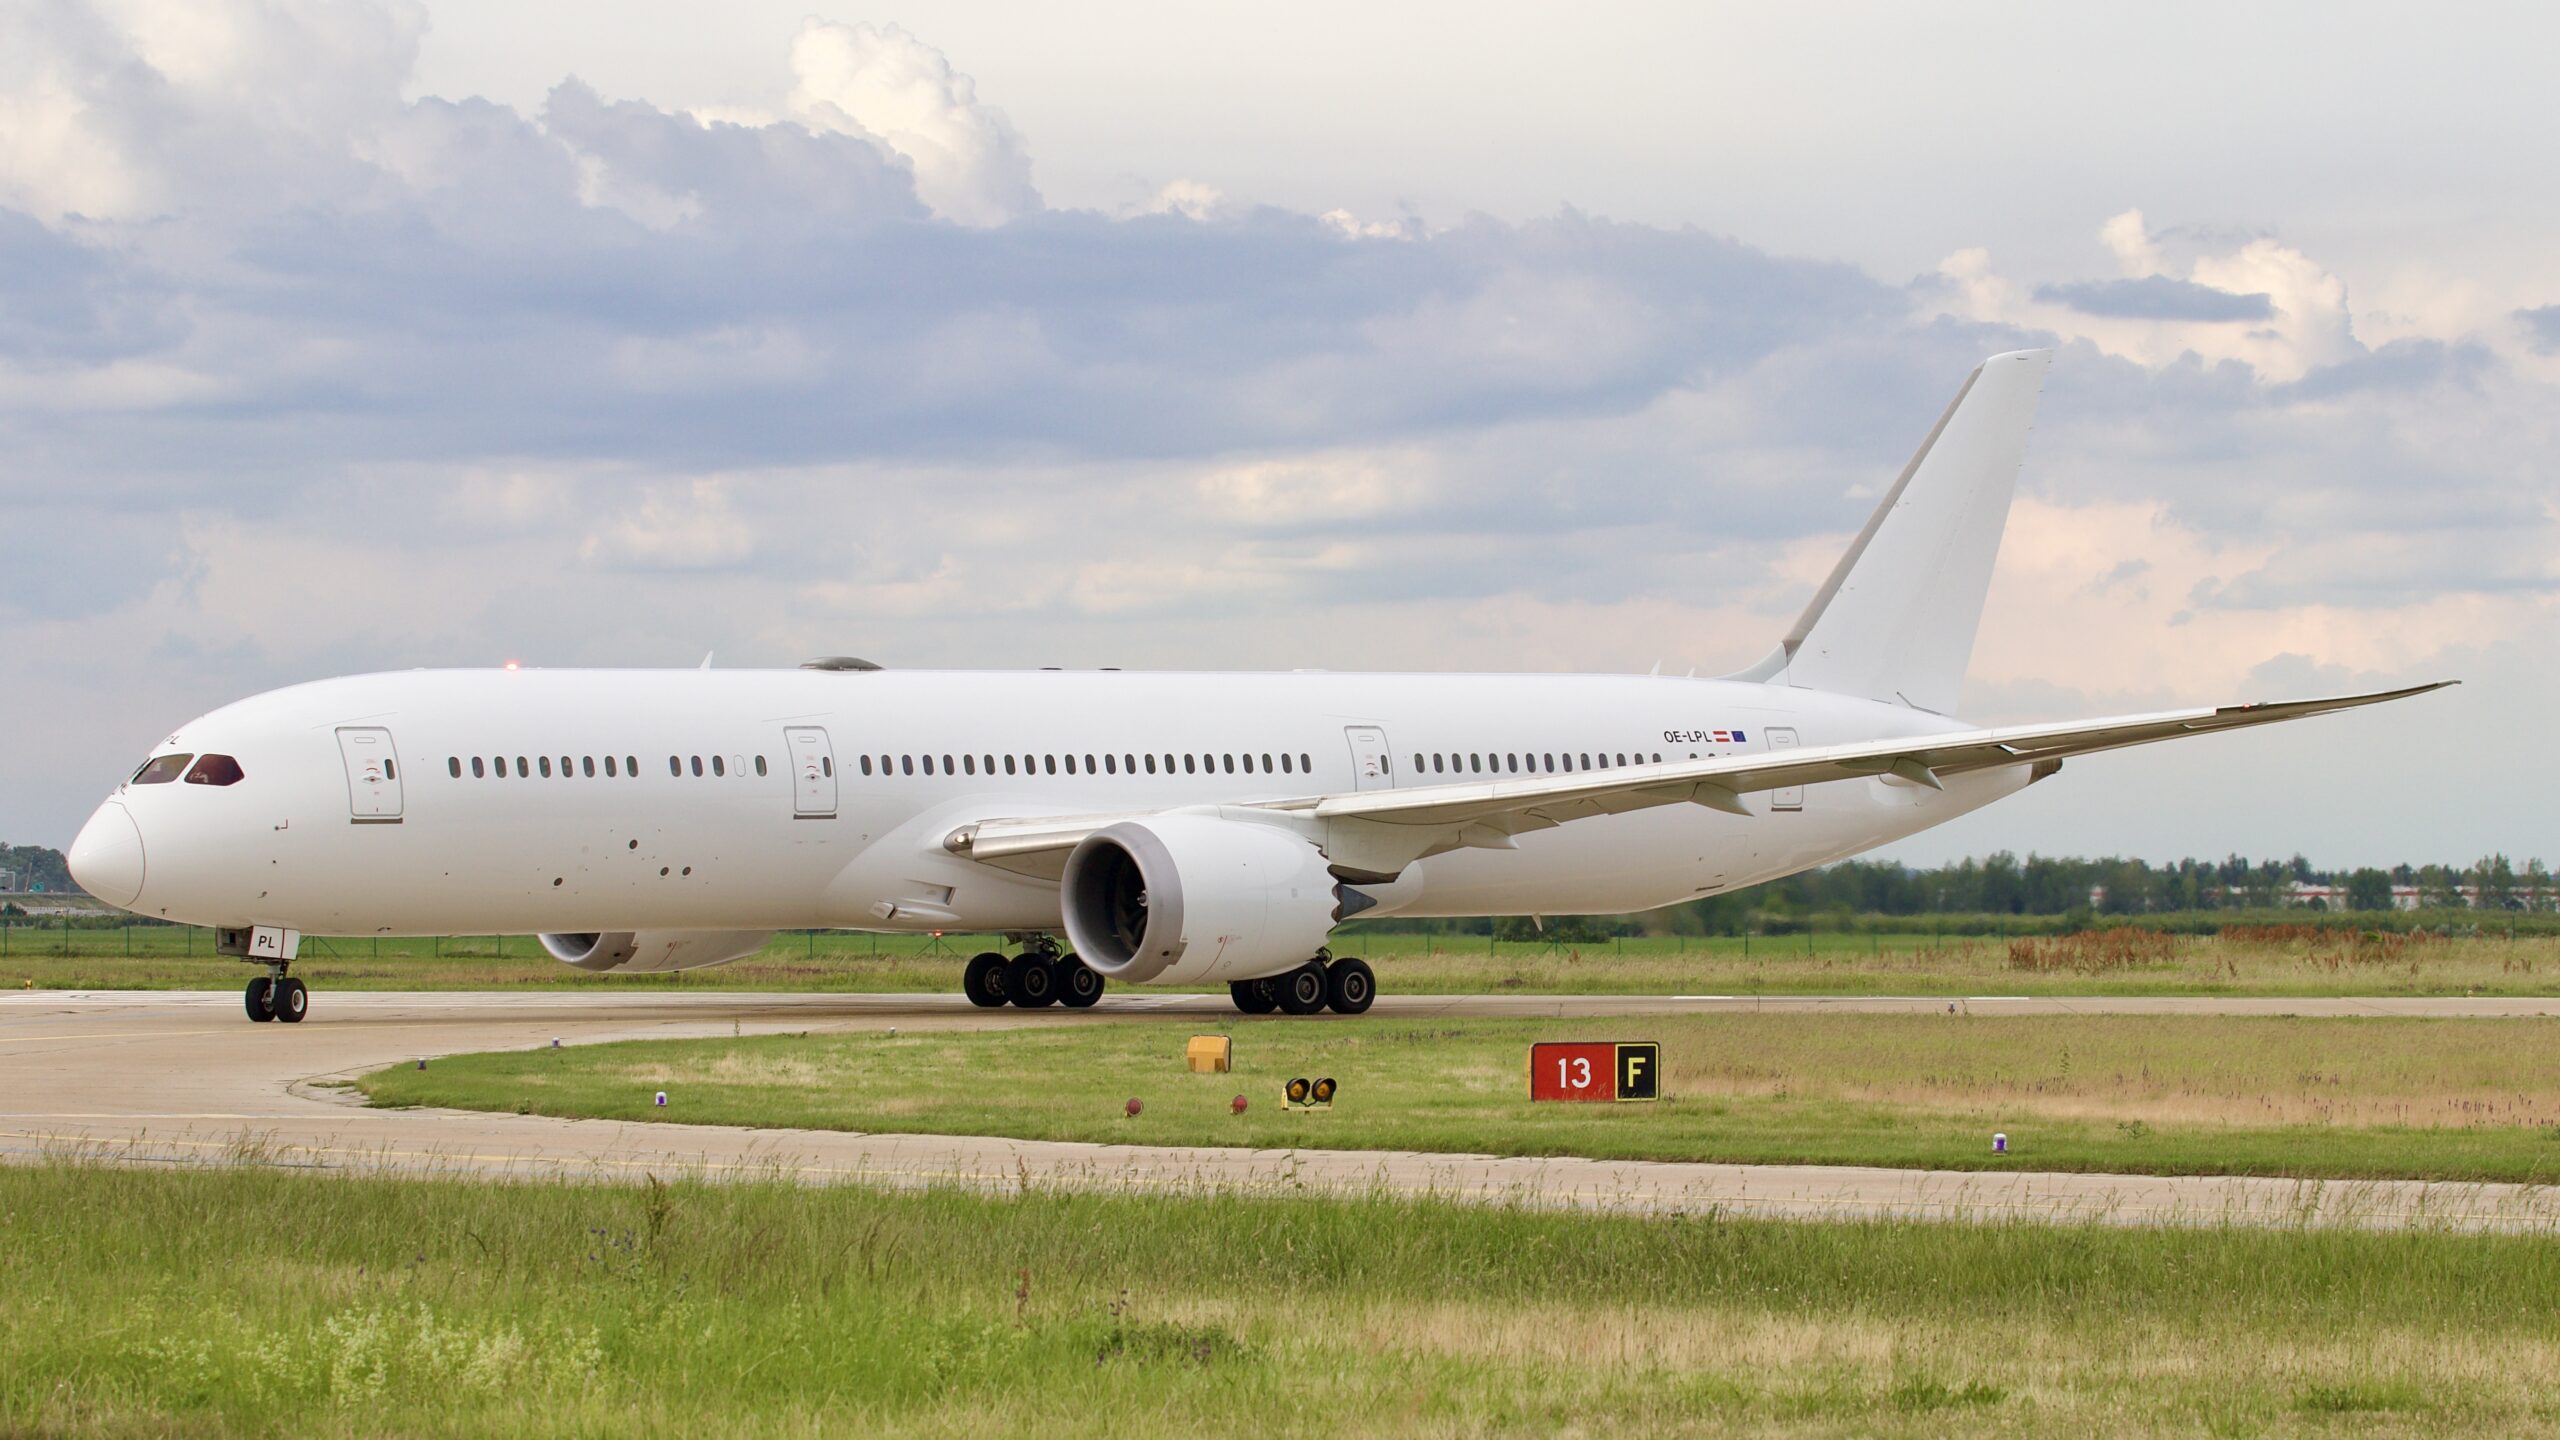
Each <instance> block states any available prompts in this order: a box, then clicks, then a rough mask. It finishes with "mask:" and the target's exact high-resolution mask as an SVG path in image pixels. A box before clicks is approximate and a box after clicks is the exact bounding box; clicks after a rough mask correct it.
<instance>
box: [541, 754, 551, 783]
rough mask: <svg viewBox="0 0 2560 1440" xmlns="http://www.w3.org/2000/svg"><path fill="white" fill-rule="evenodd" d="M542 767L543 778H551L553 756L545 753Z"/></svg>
mask: <svg viewBox="0 0 2560 1440" xmlns="http://www.w3.org/2000/svg"><path fill="white" fill-rule="evenodd" d="M540 768H541V770H542V778H543V779H545V780H548V779H550V778H551V757H550V756H548V755H545V756H543V757H542V765H541V767H540Z"/></svg>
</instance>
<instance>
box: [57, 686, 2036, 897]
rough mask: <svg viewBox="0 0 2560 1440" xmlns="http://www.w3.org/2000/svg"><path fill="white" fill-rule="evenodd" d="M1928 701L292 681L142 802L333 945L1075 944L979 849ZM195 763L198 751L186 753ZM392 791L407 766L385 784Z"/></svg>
mask: <svg viewBox="0 0 2560 1440" xmlns="http://www.w3.org/2000/svg"><path fill="white" fill-rule="evenodd" d="M1958 728H1960V727H1959V726H1958V725H1957V724H1956V722H1954V721H1951V720H1947V719H1945V718H1943V717H1939V716H1934V715H1930V714H1927V713H1925V712H1921V711H1917V710H1913V709H1910V708H1908V707H1904V706H1899V705H1890V704H1881V703H1877V702H1873V701H1867V700H1861V699H1853V698H1848V697H1843V696H1837V695H1830V694H1825V693H1821V692H1816V691H1809V690H1802V689H1794V688H1790V687H1788V686H1785V685H1762V684H1752V683H1741V682H1733V681H1714V680H1693V679H1675V678H1668V677H1655V676H1615V675H1439V674H1336V673H1314V672H1292V673H1278V674H1270V673H1255V674H1216V673H1204V674H1188V673H1143V672H1122V671H1031V672H968V671H895V670H880V671H827V670H807V669H803V670H733V671H722V670H672V671H643V670H605V671H587V670H534V669H528V670H461V671H424V670H422V671H409V672H400V673H388V674H378V675H364V676H356V677H351V678H346V679H338V680H328V681H322V682H317V683H313V684H307V685H297V686H293V687H290V688H287V689H283V690H277V691H273V692H270V693H267V694H264V695H259V696H256V697H253V698H251V699H248V700H244V701H241V702H239V703H238V704H234V705H231V706H227V707H225V708H223V709H220V710H216V711H214V712H213V713H211V714H209V715H206V716H204V717H203V718H201V719H199V720H195V721H192V722H190V723H189V724H187V725H185V726H184V727H182V728H181V729H180V730H178V731H177V732H176V733H175V734H173V735H171V736H170V737H169V738H168V739H167V740H166V741H165V742H163V743H162V744H161V745H159V746H157V747H155V749H154V752H153V753H154V754H155V755H157V756H167V755H176V754H184V755H188V756H196V757H200V756H227V757H230V758H231V759H232V760H234V761H236V762H237V767H238V775H239V778H238V779H237V780H236V782H234V783H230V784H208V783H189V782H188V781H186V780H185V779H183V778H177V779H173V780H171V781H170V782H168V783H142V782H141V778H140V777H137V780H136V781H129V782H128V783H127V784H125V785H124V786H123V787H121V788H120V789H119V790H118V791H117V793H116V794H115V795H114V796H113V797H112V798H111V799H110V800H109V802H108V806H107V807H105V808H103V809H102V810H101V813H100V816H99V817H98V818H97V819H95V820H93V821H92V824H93V825H113V824H115V823H118V822H117V821H116V819H115V817H114V816H112V815H111V814H110V813H109V812H110V811H112V810H116V809H121V811H122V812H124V815H125V816H128V817H129V818H130V823H131V825H132V826H133V828H134V830H135V832H136V835H137V837H138V848H139V855H140V860H139V864H138V866H137V867H136V871H137V873H136V874H135V875H134V877H133V878H134V881H135V885H134V889H133V893H131V894H126V895H118V894H109V895H107V896H106V897H105V898H107V899H110V900H113V901H115V902H117V903H120V904H124V905H125V906H126V907H127V908H129V909H132V910H135V911H137V912H140V913H143V914H147V915H152V916H157V917H165V918H168V919H172V920H179V921H185V922H188V923H193V924H200V925H217V926H234V927H245V926H252V925H267V926H280V927H289V928H291V929H294V930H298V931H301V932H303V933H306V934H313V935H426V934H466V933H492V932H501V933H531V932H581V931H607V930H634V929H643V928H651V927H663V928H671V929H725V930H764V929H797V928H816V927H835V928H853V929H872V930H883V931H924V930H970V931H1016V932H1054V931H1056V930H1058V928H1059V927H1060V924H1061V915H1060V899H1059V893H1060V892H1059V887H1058V885H1057V884H1056V883H1055V882H1054V881H1053V880H1049V879H1044V878H1041V877H1038V876H1032V875H1023V874H1016V873H1012V872H1009V871H1007V870H1004V869H1000V868H996V867H993V866H990V865H986V864H982V863H979V862H977V861H974V860H971V859H968V858H965V857H963V856H961V855H958V854H954V853H953V852H952V850H951V849H950V848H948V847H947V845H946V843H945V842H946V840H947V839H948V837H949V836H950V835H951V834H952V832H953V831H954V830H955V829H957V828H958V827H961V826H964V825H967V824H969V823H972V822H975V821H980V820H984V819H987V818H989V817H998V816H1003V817H1026V816H1045V815H1060V816H1071V815H1084V814H1099V813H1112V812H1129V811H1164V810H1178V809H1183V808H1187V807H1215V806H1221V805H1241V804H1251V803H1256V802H1267V801H1272V800H1279V799H1287V798H1290V797H1296V796H1316V795H1326V794H1335V793H1340V792H1350V791H1358V790H1363V789H1369V788H1377V787H1397V786H1419V785H1434V784H1439V785H1446V784H1451V783H1455V782H1457V781H1460V780H1465V779H1469V778H1478V779H1490V778H1497V777H1500V778H1511V777H1519V776H1526V775H1533V774H1535V775H1549V774H1558V773H1565V772H1573V771H1583V770H1605V769H1610V768H1616V767H1623V766H1628V765H1640V764H1645V763H1651V762H1658V761H1665V760H1680V759H1687V758H1699V757H1706V756H1713V755H1719V754H1731V753H1759V752H1764V751H1768V750H1769V749H1771V747H1773V746H1784V745H1788V744H1795V745H1801V746H1819V745H1824V744H1834V743H1839V742H1843V741H1849V740H1861V739H1888V738H1901V737H1908V736H1919V735H1928V734H1934V733H1939V732H1941V731H1952V730H1955V729H1958ZM192 764H193V762H192V761H191V762H190V765H192ZM386 771H387V772H388V773H385V772H386ZM2027 779H2028V777H2027V774H2026V772H2025V771H2024V770H2023V769H2011V770H2000V771H1991V772H1985V773H1980V774H1973V775H1966V776H1962V777H1956V778H1954V779H1951V780H1950V782H1949V783H1948V784H1947V786H1946V788H1945V789H1944V790H1938V789H1931V788H1926V787H1922V786H1917V785H1911V784H1906V783H1903V782H1901V781H1899V780H1896V779H1894V778H1892V777H1877V778H1871V779H1864V780H1854V781H1840V782H1834V783H1829V784H1819V785H1811V786H1805V787H1801V788H1800V789H1798V790H1796V791H1794V792H1792V793H1790V792H1786V791H1781V792H1777V793H1775V794H1773V795H1770V796H1767V797H1762V798H1763V799H1764V800H1765V801H1766V803H1765V804H1764V805H1762V806H1760V807H1759V811H1760V813H1757V814H1755V815H1752V816H1749V817H1744V816H1737V815H1732V814H1725V813H1721V812H1718V811H1715V810H1710V809H1705V808H1701V807H1698V806H1690V805H1673V806H1663V807H1659V808H1653V809H1646V810H1640V811H1635V812H1632V813H1628V814H1623V815H1610V816H1603V817H1598V818H1594V819H1589V820H1584V821H1580V822H1577V823H1576V824H1574V825H1572V826H1570V827H1567V828H1565V829H1560V830H1549V831H1540V832H1533V833H1529V834H1523V835H1520V836H1519V837H1517V840H1516V842H1515V844H1514V846H1513V848H1470V849H1463V850H1458V851H1455V852H1452V853H1447V854H1441V855H1434V856H1431V857H1429V858H1427V859H1423V860H1420V861H1418V862H1416V863H1414V864H1412V865H1411V866H1409V867H1407V868H1406V869H1405V870H1404V871H1403V873H1402V874H1401V875H1399V876H1398V877H1397V878H1396V879H1394V880H1393V881H1391V882H1387V883H1382V884H1376V885H1372V886H1368V887H1366V888H1367V890H1368V892H1369V894H1370V895H1371V896H1373V898H1375V899H1376V901H1377V902H1378V904H1377V907H1376V909H1375V910H1374V911H1372V912H1370V913H1372V914H1376V915H1398V914H1401V915H1414V916H1451V915H1486V914H1580V913H1619V912H1629V911H1638V910H1645V909H1651V908H1654V907H1658V906H1663V905H1670V904H1675V903H1678V902H1680V901H1684V900H1688V899H1692V898H1695V897H1697V896H1701V895H1709V894H1714V893H1717V892H1719V891H1722V890H1727V889H1732V888H1735V887H1737V886H1742V885H1748V884H1752V883H1755V882H1757V881H1761V880H1765V879H1769V878H1772V877H1775V876H1780V875H1785V874H1788V873H1792V872H1794V871H1797V870H1801V869H1804V868H1806V867H1808V866H1812V865H1817V864H1821V863H1824V862H1825V861H1828V860H1831V859H1835V858H1838V857H1840V856H1843V855H1848V854H1852V853H1855V852H1857V851H1860V850H1864V849H1867V848H1870V847H1872V846H1875V845H1878V844H1882V843H1884V842H1886V841H1890V840H1893V839H1896V838H1899V837H1901V836H1905V835H1909V834H1911V833H1913V832H1915V831H1918V830H1921V829H1924V828H1926V827H1927V826H1930V825H1934V824H1937V823H1939V822H1941V821H1944V820H1947V819H1949V818H1952V817H1953V816H1955V815H1958V814H1962V813H1964V812H1966V811H1969V810H1972V809H1975V808H1977V807H1979V806H1981V805H1983V804H1986V803H1989V802H1990V801H1992V800H1994V799H1997V798H1999V797H2001V796H2003V795H2006V794H2009V793H2012V792H2014V791H2015V790H2017V789H2019V788H2021V787H2022V786H2023V785H2025V784H2026V783H2027Z"/></svg>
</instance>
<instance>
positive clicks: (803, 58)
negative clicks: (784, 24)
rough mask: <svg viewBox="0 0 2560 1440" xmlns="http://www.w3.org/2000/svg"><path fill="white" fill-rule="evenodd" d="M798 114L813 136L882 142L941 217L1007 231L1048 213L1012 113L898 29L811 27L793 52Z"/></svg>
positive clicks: (820, 23)
mask: <svg viewBox="0 0 2560 1440" xmlns="http://www.w3.org/2000/svg"><path fill="white" fill-rule="evenodd" d="M791 73H792V75H793V77H794V78H795V79H796V80H797V81H798V84H796V85H795V86H794V87H793V89H792V91H791V97H790V100H789V102H788V103H789V107H790V111H791V114H792V116H793V117H794V118H795V119H798V120H800V121H801V122H802V123H804V124H806V125H808V126H809V127H810V128H811V129H814V130H821V131H835V132H838V133H842V134H847V135H859V136H866V137H876V138H878V139H879V140H880V141H881V142H882V143H884V144H886V145H887V146H888V147H889V148H890V149H891V150H894V151H896V152H897V154H898V155H899V157H900V158H902V159H903V160H905V161H906V163H907V164H908V165H909V166H910V167H912V168H913V169H914V172H915V177H916V192H917V193H918V194H919V195H920V196H922V197H923V199H924V202H925V203H926V204H927V205H930V206H932V207H933V211H934V213H935V214H937V215H940V216H943V217H944V218H946V219H950V220H957V221H959V222H960V223H962V224H964V225H1000V224H1002V223H1004V222H1005V221H1007V220H1012V219H1015V218H1017V217H1019V216H1022V215H1026V214H1029V213H1030V212H1032V211H1034V210H1037V209H1039V208H1040V192H1039V191H1037V190H1035V189H1033V188H1032V185H1031V157H1030V155H1029V154H1028V153H1027V152H1026V151H1025V150H1024V148H1023V145H1022V137H1021V136H1019V135H1017V134H1015V133H1014V129H1013V126H1012V124H1011V123H1010V122H1008V121H1007V120H1006V119H1005V117H1004V112H1003V111H1001V110H997V109H995V108H994V107H992V106H988V105H983V104H980V103H979V101H978V94H977V85H976V83H975V82H973V81H972V80H970V78H969V77H968V76H966V75H962V74H959V73H957V72H955V71H954V70H953V69H952V68H951V62H950V61H949V60H946V59H944V58H943V55H942V52H941V51H939V50H936V49H934V48H933V47H932V46H930V45H927V44H925V43H923V42H922V41H920V40H918V39H916V37H915V36H913V35H910V34H908V33H907V32H906V31H905V30H903V29H900V28H899V27H897V26H895V25H888V26H874V25H840V24H835V23H831V22H829V21H824V20H815V19H813V20H810V21H808V22H806V23H805V24H803V25H802V26H801V27H800V34H799V37H798V38H797V39H795V40H794V41H792V43H791Z"/></svg>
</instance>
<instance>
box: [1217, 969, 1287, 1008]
mask: <svg viewBox="0 0 2560 1440" xmlns="http://www.w3.org/2000/svg"><path fill="white" fill-rule="evenodd" d="M1227 998H1228V999H1231V1000H1233V1001H1235V1002H1236V1008H1237V1009H1238V1010H1241V1011H1243V1012H1244V1013H1246V1014H1247V1015H1268V1014H1270V1013H1271V1012H1272V1011H1274V1010H1277V1009H1279V1008H1280V986H1279V983H1278V982H1277V981H1275V980H1273V979H1272V978H1271V977H1269V976H1267V975H1266V976H1264V977H1263V978H1262V979H1259V980H1231V981H1229V982H1228V983H1227Z"/></svg>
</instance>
